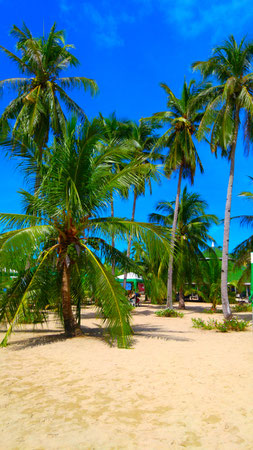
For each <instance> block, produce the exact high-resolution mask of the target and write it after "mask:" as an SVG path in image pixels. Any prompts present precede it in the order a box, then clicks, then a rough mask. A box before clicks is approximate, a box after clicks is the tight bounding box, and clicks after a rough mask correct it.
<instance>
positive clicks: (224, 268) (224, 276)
mask: <svg viewBox="0 0 253 450" xmlns="http://www.w3.org/2000/svg"><path fill="white" fill-rule="evenodd" d="M238 129H239V107H238V106H237V107H236V112H235V130H234V136H233V141H232V145H231V157H230V161H231V162H230V173H229V180H228V188H227V199H226V206H225V219H224V235H223V248H222V264H221V300H222V310H223V314H224V317H225V319H230V318H231V317H232V313H231V309H230V305H229V300H228V285H227V283H228V250H229V231H230V216H231V200H232V189H233V182H234V168H235V149H236V143H237V136H238Z"/></svg>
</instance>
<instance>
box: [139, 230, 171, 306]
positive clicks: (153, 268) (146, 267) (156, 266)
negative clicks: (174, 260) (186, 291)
mask: <svg viewBox="0 0 253 450" xmlns="http://www.w3.org/2000/svg"><path fill="white" fill-rule="evenodd" d="M131 255H132V258H133V260H134V262H135V263H137V264H138V267H140V268H141V270H142V278H143V282H144V286H145V297H146V299H150V300H151V303H154V304H162V303H163V302H164V299H165V298H166V294H167V287H166V285H167V276H166V274H167V272H168V253H167V252H165V251H164V249H162V248H158V247H157V245H155V246H154V245H153V243H152V242H151V241H150V242H148V244H146V245H144V244H143V243H142V242H140V240H137V239H134V240H133V245H132V249H131Z"/></svg>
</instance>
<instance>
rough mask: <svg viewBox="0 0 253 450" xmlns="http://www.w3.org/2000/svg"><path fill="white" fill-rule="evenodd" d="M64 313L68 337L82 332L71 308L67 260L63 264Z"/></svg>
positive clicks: (62, 290)
mask: <svg viewBox="0 0 253 450" xmlns="http://www.w3.org/2000/svg"><path fill="white" fill-rule="evenodd" d="M61 295H62V314H63V320H64V329H65V334H66V336H67V337H73V336H78V335H80V334H82V332H81V329H80V327H79V326H78V325H77V323H76V320H75V318H74V315H73V311H72V308H71V295H70V269H69V267H67V264H66V262H65V261H64V264H63V273H62V286H61Z"/></svg>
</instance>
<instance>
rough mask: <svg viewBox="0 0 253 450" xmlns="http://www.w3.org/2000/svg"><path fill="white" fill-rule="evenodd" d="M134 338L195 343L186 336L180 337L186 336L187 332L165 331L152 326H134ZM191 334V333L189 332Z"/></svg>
mask: <svg viewBox="0 0 253 450" xmlns="http://www.w3.org/2000/svg"><path fill="white" fill-rule="evenodd" d="M133 331H134V336H133V337H135V336H141V337H145V338H152V339H157V338H158V339H162V340H164V341H188V342H190V341H193V340H194V339H190V338H187V337H184V336H178V335H179V334H185V333H186V332H185V331H175V330H166V331H165V330H164V329H163V328H160V327H154V326H150V325H146V324H145V325H134V326H133ZM187 333H189V331H187Z"/></svg>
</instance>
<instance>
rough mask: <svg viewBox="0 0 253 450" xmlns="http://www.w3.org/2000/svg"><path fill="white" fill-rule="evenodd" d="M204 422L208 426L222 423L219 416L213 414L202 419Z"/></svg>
mask: <svg viewBox="0 0 253 450" xmlns="http://www.w3.org/2000/svg"><path fill="white" fill-rule="evenodd" d="M202 420H203V421H204V422H206V423H208V424H213V423H218V422H220V421H221V418H220V417H219V416H215V415H214V414H211V415H210V416H207V417H205V418H203V419H202Z"/></svg>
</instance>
